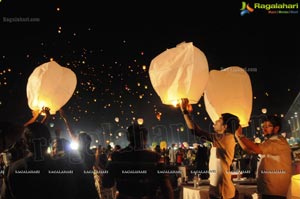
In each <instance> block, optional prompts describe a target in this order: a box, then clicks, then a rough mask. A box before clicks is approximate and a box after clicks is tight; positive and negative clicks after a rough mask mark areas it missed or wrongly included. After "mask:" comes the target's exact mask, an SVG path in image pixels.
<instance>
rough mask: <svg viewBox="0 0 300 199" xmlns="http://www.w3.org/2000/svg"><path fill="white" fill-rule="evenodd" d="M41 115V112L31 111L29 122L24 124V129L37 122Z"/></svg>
mask: <svg viewBox="0 0 300 199" xmlns="http://www.w3.org/2000/svg"><path fill="white" fill-rule="evenodd" d="M40 114H41V111H40V110H33V111H32V118H31V119H30V120H28V121H27V122H26V123H25V124H24V127H25V126H28V125H29V124H31V123H33V122H35V121H36V120H37V118H38V117H39V116H40Z"/></svg>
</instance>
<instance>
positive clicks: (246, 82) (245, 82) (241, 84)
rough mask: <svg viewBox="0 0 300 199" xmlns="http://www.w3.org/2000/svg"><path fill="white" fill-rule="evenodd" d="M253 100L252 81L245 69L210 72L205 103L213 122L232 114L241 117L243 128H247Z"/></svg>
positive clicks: (235, 68)
mask: <svg viewBox="0 0 300 199" xmlns="http://www.w3.org/2000/svg"><path fill="white" fill-rule="evenodd" d="M252 99H253V96H252V86H251V80H250V77H249V75H248V73H247V72H246V71H245V70H244V69H243V68H241V67H239V66H231V67H228V68H225V69H223V70H221V71H218V70H211V71H210V73H209V80H208V83H207V86H206V88H205V91H204V103H205V108H206V111H207V113H208V115H209V117H210V119H211V120H212V121H213V122H215V121H216V120H218V119H219V118H220V117H221V114H222V113H231V114H234V115H236V116H238V117H239V119H240V124H241V126H242V127H247V126H248V125H249V124H248V122H249V120H250V115H251V112H252Z"/></svg>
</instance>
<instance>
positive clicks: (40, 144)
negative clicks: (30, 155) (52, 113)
mask: <svg viewBox="0 0 300 199" xmlns="http://www.w3.org/2000/svg"><path fill="white" fill-rule="evenodd" d="M24 134H25V138H26V142H27V144H28V148H29V150H30V151H31V152H37V153H39V152H40V151H39V150H41V152H45V151H46V150H47V148H48V146H49V145H50V140H51V134H50V131H49V129H48V127H47V126H46V125H45V124H42V123H39V122H34V123H31V124H29V125H28V126H26V127H25V129H24Z"/></svg>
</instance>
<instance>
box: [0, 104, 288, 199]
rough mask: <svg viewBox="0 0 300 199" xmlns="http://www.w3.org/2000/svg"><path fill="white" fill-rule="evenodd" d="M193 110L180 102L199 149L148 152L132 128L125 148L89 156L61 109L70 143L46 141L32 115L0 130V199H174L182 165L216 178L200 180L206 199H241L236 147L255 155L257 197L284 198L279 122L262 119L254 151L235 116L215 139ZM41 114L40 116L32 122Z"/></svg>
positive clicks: (43, 126) (87, 141)
mask: <svg viewBox="0 0 300 199" xmlns="http://www.w3.org/2000/svg"><path fill="white" fill-rule="evenodd" d="M190 106H191V105H190V104H189V102H188V100H187V99H182V101H181V103H180V109H181V111H182V114H183V118H184V120H185V122H186V125H187V127H188V128H189V129H190V132H191V133H192V134H194V135H196V136H198V137H201V140H204V142H203V143H199V144H198V146H197V148H189V147H184V146H176V145H175V144H171V146H169V147H167V148H160V146H159V145H157V146H156V147H155V148H154V149H150V148H147V146H148V145H147V137H148V131H147V129H146V128H145V127H144V126H143V125H140V124H136V123H134V124H132V125H130V126H128V128H127V132H126V136H127V139H128V141H129V144H128V146H125V147H121V146H119V145H117V146H116V147H115V148H111V147H107V148H104V147H103V146H100V145H99V146H98V147H97V148H96V149H95V150H92V149H91V142H92V138H91V136H90V135H89V134H88V133H86V132H81V133H79V134H75V133H74V132H73V131H72V128H71V126H70V124H69V123H68V120H67V118H66V116H65V114H64V112H63V111H62V110H61V111H60V115H61V117H62V118H63V120H64V121H65V124H66V128H67V131H68V133H69V136H70V140H68V139H65V138H62V137H61V130H60V129H56V131H55V137H54V138H51V134H50V131H49V129H48V127H47V118H48V117H49V115H50V113H49V109H48V108H44V109H43V110H42V111H40V112H37V111H33V117H32V119H30V120H29V121H28V122H26V123H25V124H24V126H16V125H13V124H10V123H2V124H1V131H0V138H1V156H0V157H1V158H0V160H1V167H2V172H1V194H0V196H1V197H0V198H1V199H19V198H31V199H34V198H49V199H50V198H64V199H68V198H70V199H76V198H78V199H115V198H117V199H174V198H179V191H180V189H179V185H178V179H179V178H181V177H182V173H180V172H179V170H178V168H179V167H180V166H185V167H190V168H192V169H194V170H196V171H213V172H203V173H201V174H200V177H201V179H209V197H210V198H211V199H214V198H218V199H230V198H238V194H239V193H238V191H237V190H236V188H235V186H234V184H233V181H232V173H231V171H232V165H233V161H234V156H235V150H236V145H239V146H240V147H241V148H242V149H243V150H244V151H245V152H247V153H248V154H250V155H254V154H256V155H258V154H259V155H260V161H259V162H258V165H255V168H256V166H257V168H258V170H257V171H258V172H257V173H258V175H257V176H254V177H255V178H257V187H258V193H259V194H260V195H261V197H262V198H263V199H269V198H272V199H277V198H278V199H283V198H286V195H287V192H288V187H289V185H290V181H291V174H292V170H291V169H292V163H291V150H290V147H289V145H288V143H287V142H286V139H284V138H283V137H282V136H281V135H279V132H280V127H281V123H280V120H279V118H277V117H275V116H270V117H266V118H265V121H264V122H263V132H264V136H265V141H264V142H262V143H261V144H256V143H254V142H253V141H252V140H250V139H248V138H246V136H244V135H243V132H242V127H241V126H240V124H239V118H238V117H237V116H235V115H233V114H231V113H223V114H222V115H221V117H220V118H219V120H217V121H215V123H214V126H213V127H214V132H213V133H208V132H206V131H204V130H203V129H201V128H200V126H199V125H198V124H196V123H195V122H194V121H193V119H192V110H191V109H190ZM41 113H44V115H45V116H44V118H43V119H42V120H41V121H37V118H38V117H39V116H40V115H41ZM72 141H75V142H77V143H78V145H79V148H78V150H71V148H70V143H71V142H72ZM207 143H210V144H207ZM49 149H51V150H50V151H49ZM254 157H257V156H254ZM254 162H256V161H254ZM170 171H171V172H170ZM275 172H277V173H276V174H275ZM279 172H280V173H279ZM188 175H189V174H188ZM188 177H189V176H188Z"/></svg>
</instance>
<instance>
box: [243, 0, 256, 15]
mask: <svg viewBox="0 0 300 199" xmlns="http://www.w3.org/2000/svg"><path fill="white" fill-rule="evenodd" d="M253 11H254V9H253V8H251V7H250V6H249V3H246V2H245V1H243V2H242V8H241V16H244V15H245V14H250V12H253Z"/></svg>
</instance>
